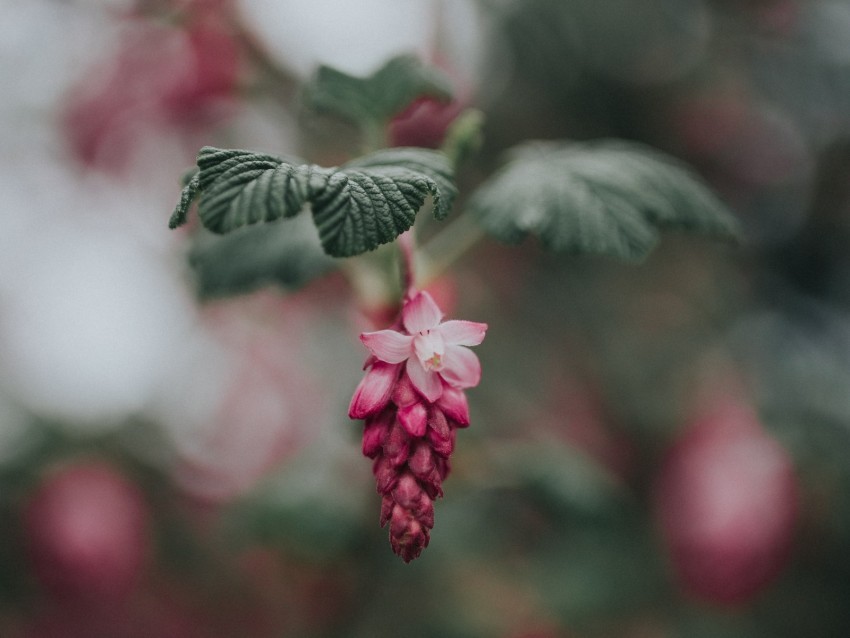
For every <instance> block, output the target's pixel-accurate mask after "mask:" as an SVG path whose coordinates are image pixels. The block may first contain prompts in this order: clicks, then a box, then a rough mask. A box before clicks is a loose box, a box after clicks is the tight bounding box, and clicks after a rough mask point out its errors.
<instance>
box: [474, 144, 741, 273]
mask: <svg viewBox="0 0 850 638" xmlns="http://www.w3.org/2000/svg"><path fill="white" fill-rule="evenodd" d="M470 208H471V210H472V211H473V212H474V214H475V215H476V216H477V217H478V219H479V220H480V222H481V223H482V224H483V226H484V227H485V228H486V229H487V230H488V231H489V232H490V233H492V234H493V235H495V236H496V237H497V238H499V239H501V240H503V241H506V242H509V243H517V242H519V241H521V240H522V239H523V238H524V237H525V236H526V235H527V234H529V233H531V234H533V235H535V236H537V237H539V238H540V240H541V241H542V242H543V245H544V246H546V247H547V248H549V249H551V250H553V251H556V252H562V253H569V254H586V253H595V254H603V255H609V256H612V257H617V258H620V259H625V260H640V259H643V258H644V257H646V255H648V254H649V252H650V251H651V250H652V248H653V247H654V246H655V244H656V243H657V242H658V239H659V231H662V230H678V231H685V232H690V233H697V234H702V235H708V236H712V237H717V238H722V239H727V240H733V239H736V238H737V237H738V235H739V231H738V225H737V222H736V220H735V219H734V218H733V217H732V216H731V214H730V213H729V212H728V211H727V209H726V207H725V206H724V205H723V204H722V203H721V202H720V200H719V199H718V198H717V197H716V196H715V195H714V194H713V193H712V192H711V190H709V188H708V187H707V186H706V185H705V184H704V183H703V182H702V181H701V180H700V179H699V178H698V177H697V176H696V175H695V174H694V173H692V172H691V171H690V170H688V169H687V168H686V167H685V166H684V165H683V164H681V163H679V162H678V161H677V160H675V159H673V158H672V157H669V156H667V155H665V154H663V153H661V152H658V151H656V150H653V149H651V148H649V147H646V146H643V145H640V144H636V143H632V142H626V141H620V140H604V141H598V142H593V143H560V142H557V143H556V142H548V143H545V142H534V143H528V144H524V145H522V146H520V147H518V148H517V149H515V150H514V152H513V154H512V157H511V160H510V161H509V162H508V164H507V165H506V166H505V167H503V168H502V169H501V170H500V171H499V172H498V173H497V174H496V175H495V176H494V177H493V178H491V179H490V180H489V181H487V182H486V183H485V184H484V185H482V186H481V187H480V188H479V189H478V191H477V192H476V193H475V194H474V195H473V198H472V200H471V202H470Z"/></svg>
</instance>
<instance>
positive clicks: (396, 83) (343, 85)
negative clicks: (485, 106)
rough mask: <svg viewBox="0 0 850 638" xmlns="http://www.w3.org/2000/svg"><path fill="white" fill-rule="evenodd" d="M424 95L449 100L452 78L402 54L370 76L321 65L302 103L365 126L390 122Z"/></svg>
mask: <svg viewBox="0 0 850 638" xmlns="http://www.w3.org/2000/svg"><path fill="white" fill-rule="evenodd" d="M423 95H427V96H431V97H436V98H443V99H449V98H450V97H451V86H450V84H449V81H448V79H447V78H446V77H445V76H444V75H443V74H442V73H441V72H439V71H438V70H436V69H434V68H432V67H428V66H425V65H424V64H423V63H422V62H420V60H419V59H418V58H416V57H415V56H412V55H400V56H397V57H394V58H392V59H390V60H389V61H388V62H387V63H386V64H385V65H384V66H382V67H381V68H380V69H378V70H377V71H375V72H374V73H373V74H372V75H369V76H367V77H356V76H353V75H349V74H347V73H344V72H342V71H339V70H337V69H334V68H332V67H328V66H321V67H319V69H318V70H317V71H316V73H315V75H314V76H313V77H312V79H311V80H310V82H309V83H308V84H307V85H306V86H305V87H304V92H303V95H302V104H303V106H304V107H305V108H306V109H307V110H309V111H313V112H316V113H319V114H324V115H333V116H336V117H340V118H343V119H346V120H349V121H351V122H354V123H355V124H358V125H364V124H366V123H369V122H382V121H385V120H387V119H389V118H390V117H392V116H393V115H395V114H396V113H398V112H399V111H400V110H401V109H403V108H404V107H405V106H406V105H407V104H409V103H410V102H411V101H412V100H413V99H414V98H416V97H419V96H423Z"/></svg>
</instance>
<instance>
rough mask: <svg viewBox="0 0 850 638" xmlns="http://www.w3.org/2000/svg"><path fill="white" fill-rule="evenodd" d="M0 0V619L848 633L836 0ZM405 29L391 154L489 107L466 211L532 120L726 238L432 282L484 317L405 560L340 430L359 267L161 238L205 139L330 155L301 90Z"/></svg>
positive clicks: (725, 636) (500, 630) (516, 261)
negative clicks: (611, 144) (600, 150)
mask: <svg viewBox="0 0 850 638" xmlns="http://www.w3.org/2000/svg"><path fill="white" fill-rule="evenodd" d="M0 7H2V9H3V11H2V15H3V18H2V20H0V86H2V87H3V89H2V92H0V221H2V231H1V232H0V519H2V522H1V523H0V539H2V542H0V635H2V636H4V637H6V636H8V637H12V638H16V637H26V638H35V637H51V638H52V637H60V636H61V637H63V638H66V637H70V638H76V637H87V638H124V637H135V636H140V637H151V636H157V637H165V638H172V637H173V638H183V637H192V638H194V637H198V638H204V637H214V638H217V637H233V636H246V637H277V636H295V637H301V636H304V637H323V636H343V637H364V638H365V637H370V638H373V637H383V636H398V635H405V636H408V637H410V638H415V637H440V638H474V637H497V638H555V637H558V638H562V637H563V638H582V637H586V638H594V637H603V636H605V637H612V638H674V637H675V638H679V637H683V638H758V637H768V636H769V637H771V638H777V637H788V638H792V637H793V638H797V637H801V636H805V637H807V638H808V637H812V638H832V637H834V638H844V637H846V636H848V635H850V551H848V547H850V497H848V495H850V315H848V311H850V251H848V246H850V242H849V241H848V240H850V187H848V184H850V181H848V177H850V3H848V2H845V1H841V0H746V1H744V0H737V1H734V2H732V1H729V0H607V1H606V2H598V1H594V0H477V1H475V0H451V1H449V0H445V1H440V0H395V1H390V0H369V1H365V0H364V1H361V2H356V3H354V2H345V1H344V0H332V1H331V0H328V1H324V0H323V1H315V0H298V1H296V0H238V1H237V0H206V1H203V0H27V2H15V1H14V0H2V2H0ZM401 52H413V53H416V54H418V55H419V56H421V58H422V59H423V60H425V61H427V62H429V63H432V64H435V65H437V66H439V67H440V68H442V69H443V70H444V71H445V72H446V73H447V75H448V76H449V77H450V78H451V80H452V82H453V83H454V85H455V91H456V96H457V97H456V101H455V102H454V103H451V104H448V105H441V104H436V103H427V102H426V103H423V104H419V105H417V109H418V110H416V109H414V110H412V111H407V112H405V113H403V114H400V115H399V118H398V121H396V122H395V123H394V126H395V127H396V128H394V129H393V132H392V134H391V135H389V136H388V140H390V141H393V142H399V143H401V142H404V143H414V144H424V145H433V144H438V143H439V139H440V137H441V135H442V132H444V130H445V127H446V126H447V125H448V123H449V122H450V121H451V119H452V118H453V117H454V116H455V115H457V113H458V112H459V110H460V109H461V108H462V107H468V106H474V107H476V108H478V109H480V110H481V111H482V112H483V114H484V116H485V125H484V130H483V133H484V143H483V146H482V147H481V149H480V150H479V152H478V154H477V155H475V156H474V157H473V158H472V159H470V160H469V161H468V163H467V164H466V165H465V166H464V168H463V170H462V171H461V173H460V175H459V183H460V186H461V189H462V193H463V194H464V195H468V194H469V193H471V192H472V191H473V190H474V188H475V187H476V186H477V185H478V184H479V183H481V182H482V181H483V180H485V179H486V178H487V176H488V175H489V174H491V173H492V171H493V170H494V168H495V167H497V166H498V165H499V162H500V158H501V157H502V156H503V152H504V151H505V150H507V149H508V148H510V147H511V146H512V145H514V144H517V143H519V142H522V141H524V140H527V139H579V140H584V139H597V138H605V137H618V138H626V139H630V140H636V141H640V142H644V143H647V144H649V145H652V146H654V147H656V148H659V149H661V150H662V151H665V152H667V153H669V154H671V155H674V156H676V157H679V158H681V159H683V160H684V161H686V162H688V163H689V164H690V165H691V166H693V167H694V168H695V170H696V171H697V172H698V173H700V174H701V175H702V177H703V178H705V179H706V180H707V181H708V182H709V183H710V184H711V185H712V186H713V188H714V189H715V190H716V192H717V193H718V194H719V195H720V197H721V198H722V199H723V200H724V201H725V202H726V203H727V204H728V205H729V206H730V208H731V209H732V210H733V211H734V212H735V214H736V216H737V217H738V218H739V219H740V221H741V223H742V226H743V228H744V234H745V241H744V243H743V245H742V246H740V247H738V248H730V247H729V246H720V245H715V244H713V243H711V242H709V241H707V240H702V239H696V238H688V237H681V236H672V235H671V236H668V237H665V239H664V241H663V242H662V244H661V245H660V247H659V248H658V249H657V250H656V251H655V253H654V254H653V255H652V256H651V257H650V258H649V259H648V260H647V261H646V262H644V263H642V264H640V265H624V264H619V263H616V262H613V261H611V260H607V259H603V258H597V257H593V258H590V257H585V258H578V257H564V256H555V255H550V254H547V253H545V252H544V251H543V250H541V249H540V248H539V246H537V245H536V244H535V243H534V242H533V241H527V242H526V243H524V244H523V245H521V246H519V247H511V246H502V245H499V244H496V243H495V242H493V241H490V240H488V239H486V238H483V239H481V240H480V241H478V242H477V243H475V244H471V245H470V246H469V250H467V251H466V252H465V253H464V254H463V255H462V256H460V258H459V259H457V260H456V261H455V262H454V263H453V264H452V266H451V267H450V268H449V269H448V270H446V271H444V272H443V274H442V275H441V276H440V277H439V278H438V279H436V280H434V281H433V282H431V288H430V289H431V291H432V293H433V294H434V295H435V296H436V297H437V298H438V299H439V300H440V303H441V304H442V305H443V306H444V307H445V308H446V309H447V310H448V311H449V313H450V314H451V315H453V316H458V317H463V318H468V319H470V320H476V321H485V322H487V323H488V324H489V326H490V330H489V332H488V337H487V340H486V341H485V343H484V344H483V345H482V346H481V347H479V348H477V353H478V354H479V356H480V358H481V360H482V364H483V367H484V376H483V381H482V383H481V385H480V387H478V388H476V389H475V390H472V391H470V393H469V395H470V404H471V410H472V421H473V425H472V427H471V428H469V429H468V430H464V431H462V432H461V433H460V435H459V437H458V443H457V448H456V452H455V457H454V462H453V473H452V475H451V476H450V477H449V479H448V480H447V482H446V484H445V488H446V496H445V498H444V499H443V500H442V501H439V502H438V503H437V507H436V527H435V530H434V533H433V538H432V542H431V545H430V547H429V548H428V549H427V550H426V551H425V552H424V554H423V556H422V557H421V558H420V559H418V560H417V561H415V562H414V563H412V564H410V565H404V564H403V563H401V561H399V560H398V559H397V558H396V557H395V556H393V555H392V553H391V551H390V549H389V546H388V543H387V542H386V531H385V530H381V529H379V527H378V510H379V499H378V497H377V495H376V494H375V492H374V485H373V482H372V476H371V472H370V465H369V461H368V460H367V459H365V458H363V457H362V456H361V455H360V443H359V437H360V434H361V425H360V424H359V423H356V422H353V421H350V420H349V419H348V418H347V417H346V411H347V405H348V400H349V398H350V396H351V392H352V391H353V390H354V387H355V386H356V384H357V382H358V380H359V378H360V374H361V371H360V368H361V364H362V359H363V355H364V351H363V349H362V346H361V345H360V344H359V342H358V340H357V335H358V334H359V332H361V331H362V330H364V329H369V328H370V327H371V326H374V321H375V319H376V317H377V316H379V315H380V308H379V307H377V309H376V304H377V306H380V303H381V294H382V290H380V289H378V290H376V291H375V290H372V291H370V290H369V288H368V286H366V287H365V288H364V287H363V286H362V285H361V286H360V287H359V288H358V289H353V288H352V286H351V285H350V282H349V280H348V279H347V277H346V273H347V274H349V275H350V273H351V269H346V271H345V272H340V271H331V272H328V273H327V274H325V275H323V276H320V277H316V278H314V279H312V280H311V281H309V283H306V284H304V285H296V284H303V283H304V282H303V281H302V279H306V277H300V276H298V277H295V276H293V275H292V272H291V270H287V271H286V273H282V274H280V276H279V277H277V278H273V279H274V280H273V281H269V282H261V283H264V284H267V285H261V286H260V285H254V284H257V283H258V282H256V281H253V280H252V281H251V283H252V285H250V286H249V285H248V284H247V283H246V281H244V280H240V279H239V278H238V277H237V279H236V280H235V281H234V280H224V279H222V278H221V277H218V278H217V275H216V272H217V271H216V270H215V268H214V267H212V268H210V267H209V264H206V267H207V270H204V269H203V268H204V267H205V264H204V262H203V259H201V258H200V257H198V253H194V254H195V257H194V259H189V258H188V257H189V254H190V253H191V250H190V248H189V245H190V241H189V239H190V235H191V234H192V232H194V231H191V230H190V231H183V230H181V231H177V232H172V231H169V230H168V229H167V226H166V223H167V219H168V216H169V214H170V212H171V210H172V208H173V206H174V204H175V202H176V199H177V197H178V194H179V188H180V184H179V183H180V176H181V175H182V174H183V172H184V171H185V170H186V168H188V167H190V166H191V165H192V164H193V162H194V156H195V153H196V151H197V149H198V148H199V147H200V146H202V145H204V144H211V145H216V146H222V147H237V148H251V149H257V150H261V151H265V152H271V153H275V154H282V155H300V156H302V157H306V158H309V159H310V160H311V161H317V162H319V163H326V164H332V163H335V162H338V161H340V160H341V159H344V158H345V157H346V154H350V153H351V151H352V147H351V146H350V145H349V144H348V142H349V141H350V140H349V137H350V135H351V131H350V130H347V129H346V128H345V126H344V125H341V124H340V123H338V122H330V121H318V122H317V121H315V120H309V119H305V118H304V117H303V113H301V111H300V110H299V99H298V95H299V88H300V87H301V86H302V85H303V83H304V82H305V80H306V79H307V78H308V77H309V75H310V74H311V73H312V72H313V71H314V69H315V68H316V66H317V65H318V64H320V63H325V64H330V65H333V66H337V67H338V68H340V69H342V70H344V71H347V72H349V73H353V74H367V73H369V72H371V71H373V70H374V69H375V68H377V67H378V66H379V65H380V64H381V63H382V62H383V61H385V60H386V59H387V58H388V57H389V56H391V55H394V54H397V53H401ZM464 195H462V197H461V200H460V203H459V206H458V208H457V211H456V212H455V215H461V214H462V209H463V198H464ZM434 232H437V229H436V228H434V227H433V223H432V225H430V226H429V225H427V223H425V227H424V228H423V229H422V233H423V235H425V236H427V235H428V234H429V233H434ZM305 259H306V257H305ZM192 264H194V267H193V266H192ZM199 264H200V266H199ZM305 269H306V270H309V271H310V273H313V272H314V270H313V269H312V266H311V267H310V268H307V267H306V266H305ZM320 269H321V268H317V269H316V270H315V272H318V270H320ZM210 272H212V273H213V274H212V275H210V274H209V273H210ZM204 273H206V274H204ZM219 274H220V273H219ZM249 279H250V277H249ZM360 281H361V283H362V277H361V279H360ZM376 299H377V301H376Z"/></svg>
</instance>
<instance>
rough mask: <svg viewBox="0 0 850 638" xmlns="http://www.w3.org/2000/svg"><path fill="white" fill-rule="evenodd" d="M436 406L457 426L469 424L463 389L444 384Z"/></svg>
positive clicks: (467, 404)
mask: <svg viewBox="0 0 850 638" xmlns="http://www.w3.org/2000/svg"><path fill="white" fill-rule="evenodd" d="M437 407H439V408H440V409H441V410H442V411H443V413H444V414H445V415H446V417H447V418H449V419H451V420H452V421H454V422H455V423H456V424H457V426H458V427H461V428H462V427H466V426H468V425H469V403H468V402H467V400H466V394H465V393H464V392H463V390H459V389H457V388H453V387H451V386H449V385H444V386H443V394H442V395H441V396H440V398H439V399H438V400H437Z"/></svg>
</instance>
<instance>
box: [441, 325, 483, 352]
mask: <svg viewBox="0 0 850 638" xmlns="http://www.w3.org/2000/svg"><path fill="white" fill-rule="evenodd" d="M437 331H438V332H439V333H440V334H441V335H442V336H443V340H444V341H445V342H446V343H447V344H450V345H456V346H477V345H478V344H479V343H481V342H482V341H484V333H485V332H487V324H486V323H476V322H474V321H458V320H453V321H446V322H445V323H441V324H440V327H439V328H437Z"/></svg>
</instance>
